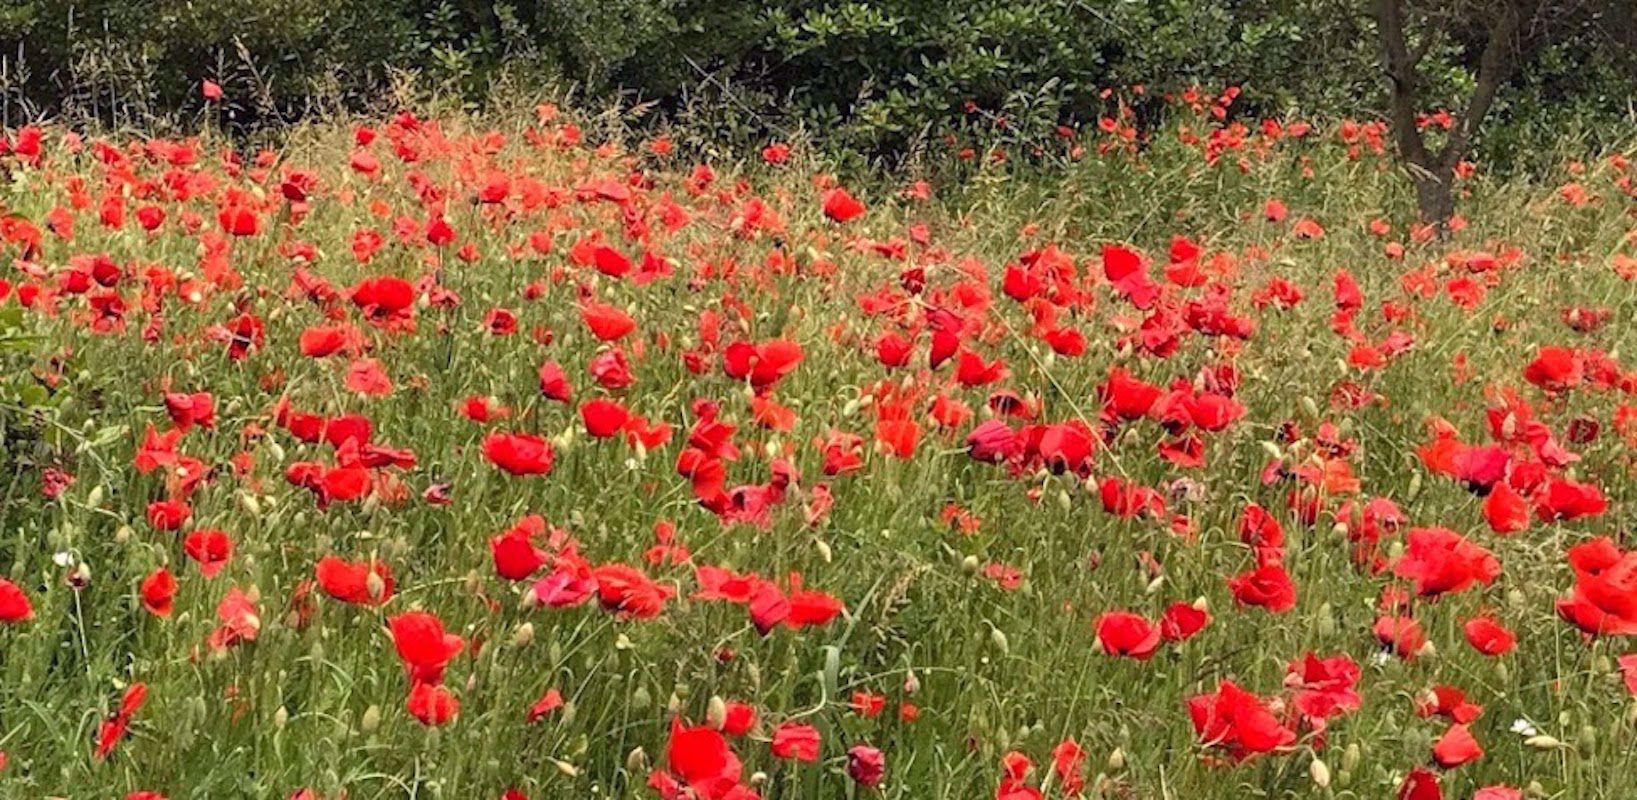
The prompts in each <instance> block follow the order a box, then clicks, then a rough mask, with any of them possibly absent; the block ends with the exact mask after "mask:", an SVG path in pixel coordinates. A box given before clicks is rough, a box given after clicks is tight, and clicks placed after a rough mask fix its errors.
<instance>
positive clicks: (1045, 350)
mask: <svg viewBox="0 0 1637 800" xmlns="http://www.w3.org/2000/svg"><path fill="white" fill-rule="evenodd" d="M1212 107H1213V106H1212V105H1210V104H1206V105H1205V107H1204V108H1202V109H1201V110H1199V111H1198V112H1194V111H1193V110H1191V109H1189V108H1187V107H1186V106H1183V107H1182V108H1181V109H1180V110H1179V111H1178V112H1177V113H1176V114H1174V115H1173V121H1172V122H1171V123H1170V124H1168V125H1167V126H1166V127H1164V128H1161V129H1159V130H1156V131H1154V132H1153V133H1152V135H1151V136H1150V137H1148V139H1147V140H1146V142H1144V143H1142V144H1141V145H1140V146H1139V143H1138V142H1136V141H1135V140H1134V139H1133V138H1132V137H1131V136H1129V135H1128V132H1127V131H1126V130H1125V129H1123V128H1120V127H1118V126H1117V127H1116V128H1115V129H1114V130H1110V131H1108V132H1102V131H1088V132H1085V133H1083V134H1080V135H1077V136H1076V137H1075V138H1073V139H1065V140H1063V141H1061V142H1059V143H1057V144H1056V145H1055V146H1054V149H1052V150H1050V151H1047V152H1043V153H1040V154H1037V156H1038V157H1041V158H1050V159H1053V160H1054V161H1055V162H1056V163H1059V164H1061V165H1062V166H1061V167H1060V168H1058V169H1057V170H1055V171H1054V173H1053V175H1052V177H1051V178H1049V179H1048V178H1044V177H1042V176H1041V175H1040V174H1039V173H1038V171H1037V170H1034V169H1032V168H1031V166H1030V165H1028V164H1026V163H1024V162H1025V161H1026V160H1027V158H1026V156H1028V155H1029V154H1028V153H1027V152H1026V151H1023V150H1021V149H1017V148H1013V149H1007V148H1004V147H1002V148H1000V149H995V150H986V151H984V153H983V157H982V158H977V159H973V160H971V161H963V162H961V163H962V164H963V165H964V167H963V168H964V169H966V170H968V172H967V173H966V174H965V175H964V180H963V181H962V182H960V183H950V182H948V177H949V176H948V174H947V173H945V174H942V175H940V176H936V177H933V178H932V179H931V180H929V181H921V180H918V179H916V177H915V176H913V175H910V176H904V177H902V178H899V179H894V180H890V181H885V180H884V181H879V182H873V183H856V182H855V183H847V184H842V183H839V182H838V181H837V179H836V178H834V177H833V176H832V175H830V174H829V165H830V162H829V161H826V160H824V159H822V158H818V157H816V156H815V154H814V153H813V152H812V151H809V150H807V149H805V148H804V147H803V146H802V145H800V144H799V143H797V144H795V145H794V146H785V144H784V143H775V144H773V145H770V146H768V147H767V148H766V149H765V150H759V151H753V152H746V153H737V154H736V153H732V152H730V153H728V154H726V155H723V156H719V157H716V158H713V159H711V160H710V161H708V162H703V161H700V160H696V159H695V158H694V157H693V156H692V155H691V154H685V153H684V152H683V151H682V150H681V149H680V148H677V147H676V146H675V143H674V142H672V141H671V140H669V139H666V138H663V137H661V138H650V139H629V140H627V139H620V138H615V137H611V136H608V135H606V134H605V133H603V132H601V131H600V130H599V129H598V128H596V127H595V125H594V124H593V123H592V122H590V121H588V120H586V119H583V118H578V117H575V116H572V115H569V114H567V113H564V112H560V111H557V110H555V109H553V108H552V107H550V106H541V107H540V108H538V109H533V108H531V109H530V110H529V111H528V112H527V113H507V114H503V115H501V116H500V117H499V118H498V120H491V121H482V120H468V119H465V118H460V117H449V118H444V119H427V118H421V117H417V116H416V115H414V114H410V113H400V114H397V115H394V116H393V117H391V118H388V119H379V120H370V121H361V122H357V123H354V124H347V125H318V126H312V127H307V128H302V129H299V130H297V131H294V132H292V133H291V134H290V136H289V137H287V141H286V142H285V144H284V145H283V146H282V147H280V148H279V149H277V150H267V151H264V152H251V153H245V152H241V151H239V150H237V149H235V148H233V147H231V146H229V145H228V142H226V141H224V140H222V139H219V138H205V139H172V138H164V137H140V136H129V135H118V136H112V137H90V138H87V137H82V136H80V135H77V134H74V133H72V132H70V131H66V130H63V129H56V128H47V129H38V128H33V129H24V130H20V131H17V132H15V133H13V134H12V135H10V136H9V137H8V138H7V140H6V149H7V151H8V153H7V155H5V156H4V157H3V160H0V163H3V166H4V168H5V171H6V174H7V176H8V177H7V180H6V182H5V183H4V184H3V186H0V205H3V206H4V207H5V209H6V213H5V215H4V216H3V217H0V248H3V254H4V256H5V263H6V264H7V265H8V266H7V269H6V271H5V272H4V273H3V274H0V326H3V327H0V337H3V338H0V345H4V346H3V347H0V441H4V443H5V445H4V448H3V451H0V564H3V565H4V566H5V570H6V571H5V574H4V576H3V577H0V762H3V765H0V795H3V796H6V797H44V796H70V797H80V796H85V797H121V796H124V797H126V798H127V799H128V800H156V799H157V798H165V797H168V798H172V800H179V799H180V798H200V800H203V799H204V798H223V797H234V798H236V797H258V798H286V797H289V798H296V800H319V799H320V798H322V800H341V799H342V798H346V800H363V799H373V798H437V797H446V798H451V799H453V798H460V799H461V800H470V799H471V798H478V799H479V800H493V798H505V800H520V798H533V799H534V800H539V798H558V797H577V798H578V797H611V798H645V799H646V798H662V799H663V800H751V799H752V798H756V797H762V798H769V800H771V799H773V798H787V799H789V798H872V797H883V798H895V799H897V800H928V799H931V800H944V799H945V798H948V800H971V798H975V797H995V798H998V799H999V800H1039V798H1043V797H1050V798H1053V800H1058V799H1059V798H1068V797H1086V798H1098V800H1125V799H1127V798H1147V797H1154V798H1165V797H1175V798H1189V800H1243V798H1246V797H1268V798H1336V799H1340V798H1383V797H1397V798H1400V800H1435V799H1439V798H1450V799H1451V800H1469V798H1478V800H1519V799H1520V798H1523V797H1525V796H1527V797H1528V798H1531V799H1532V800H1534V799H1539V798H1551V797H1564V798H1569V797H1572V798H1577V799H1578V800H1623V798H1626V797H1628V796H1629V787H1630V786H1631V785H1632V783H1633V780H1634V779H1637V766H1634V765H1633V757H1632V754H1633V753H1634V752H1637V747H1634V743H1637V653H1633V652H1632V649H1631V648H1632V645H1631V641H1632V636H1633V635H1634V634H1637V550H1633V549H1632V547H1633V542H1632V540H1631V538H1630V532H1629V531H1628V530H1627V529H1626V527H1625V526H1623V525H1622V523H1621V522H1620V521H1621V520H1622V519H1625V518H1626V516H1627V515H1626V514H1625V512H1626V511H1627V510H1629V509H1630V508H1631V504H1632V503H1633V502H1637V488H1634V485H1633V483H1632V482H1631V480H1630V475H1631V473H1632V469H1633V463H1632V458H1631V453H1632V448H1633V446H1634V445H1637V401H1633V399H1632V398H1633V396H1634V395H1637V369H1633V368H1628V367H1625V366H1624V364H1623V362H1624V361H1625V360H1629V359H1630V358H1631V354H1632V353H1634V352H1637V338H1634V332H1633V329H1632V327H1631V326H1630V325H1626V324H1622V322H1621V321H1623V320H1628V319H1630V318H1631V315H1632V314H1633V313H1634V309H1637V288H1634V286H1637V283H1634V281H1637V252H1634V242H1633V233H1632V216H1631V213H1630V212H1631V208H1632V197H1633V195H1634V194H1637V183H1634V174H1633V166H1632V164H1631V161H1630V155H1631V153H1630V151H1629V150H1628V151H1626V152H1624V153H1622V154H1611V155H1610V156H1608V157H1606V158H1599V159H1597V160H1595V161H1583V160H1579V159H1577V158H1574V157H1563V158H1562V159H1561V160H1560V162H1559V167H1558V168H1557V169H1556V170H1554V171H1553V172H1552V173H1551V174H1550V176H1549V178H1548V179H1547V180H1546V181H1544V182H1535V181H1528V180H1522V179H1517V178H1512V179H1504V180H1503V179H1499V178H1496V177H1493V176H1490V175H1488V174H1486V173H1485V172H1483V171H1482V170H1478V171H1476V172H1471V171H1465V170H1463V172H1462V173H1461V176H1460V178H1459V183H1458V184H1457V188H1458V190H1459V191H1460V192H1461V193H1462V195H1463V199H1462V204H1461V214H1460V215H1459V216H1457V217H1456V218H1455V219H1454V220H1452V221H1451V223H1450V225H1449V226H1448V229H1447V232H1446V233H1447V235H1446V236H1440V235H1439V231H1438V230H1436V229H1435V226H1431V225H1426V224H1421V223H1418V222H1417V221H1416V220H1415V214H1414V211H1413V203H1412V202H1411V200H1410V196H1409V187H1408V186H1407V185H1406V184H1405V183H1404V182H1403V181H1402V180H1401V179H1400V178H1399V177H1398V176H1397V175H1396V174H1395V170H1394V169H1393V164H1392V161H1391V158H1390V156H1389V155H1388V150H1387V147H1386V141H1385V127H1384V126H1382V125H1380V124H1358V123H1347V124H1340V125H1335V126H1323V125H1321V126H1312V125H1308V124H1305V123H1298V122H1289V123H1288V124H1277V123H1269V124H1266V125H1258V126H1255V127H1246V126H1242V125H1238V124H1235V123H1232V122H1228V123H1223V122H1219V121H1217V120H1216V119H1215V118H1214V115H1213V114H1212V113H1211V108H1212ZM212 136H214V134H212ZM758 155H759V157H758ZM948 155H949V157H950V158H953V159H957V160H958V159H959V154H958V153H950V154H948ZM1020 176H1026V177H1027V180H1019V177H1020Z"/></svg>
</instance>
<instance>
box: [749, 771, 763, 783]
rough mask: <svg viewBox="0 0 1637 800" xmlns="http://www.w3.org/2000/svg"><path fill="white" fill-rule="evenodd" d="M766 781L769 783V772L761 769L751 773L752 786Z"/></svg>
mask: <svg viewBox="0 0 1637 800" xmlns="http://www.w3.org/2000/svg"><path fill="white" fill-rule="evenodd" d="M764 783H767V773H765V772H762V771H761V770H757V771H755V772H752V773H750V785H751V786H761V785H762V784H764Z"/></svg>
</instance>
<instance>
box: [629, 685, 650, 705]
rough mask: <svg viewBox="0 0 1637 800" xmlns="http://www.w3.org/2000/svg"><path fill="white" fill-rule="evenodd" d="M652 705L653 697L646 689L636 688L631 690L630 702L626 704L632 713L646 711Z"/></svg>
mask: <svg viewBox="0 0 1637 800" xmlns="http://www.w3.org/2000/svg"><path fill="white" fill-rule="evenodd" d="M653 704H654V696H653V695H652V694H650V693H649V692H648V687H646V686H638V687H637V688H635V689H633V690H631V701H630V702H629V703H628V704H627V705H629V706H630V707H631V710H632V711H647V710H648V707H649V706H651V705H653Z"/></svg>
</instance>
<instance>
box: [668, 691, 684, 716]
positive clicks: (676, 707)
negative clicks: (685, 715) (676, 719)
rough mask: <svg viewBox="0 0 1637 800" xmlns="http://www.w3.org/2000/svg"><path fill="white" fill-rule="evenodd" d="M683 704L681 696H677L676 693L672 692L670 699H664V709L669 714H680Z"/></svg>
mask: <svg viewBox="0 0 1637 800" xmlns="http://www.w3.org/2000/svg"><path fill="white" fill-rule="evenodd" d="M683 705H684V704H683V702H682V698H680V697H677V696H676V693H675V692H672V693H671V697H670V699H668V700H666V701H665V710H666V711H667V712H669V713H671V714H680V713H682V707H683Z"/></svg>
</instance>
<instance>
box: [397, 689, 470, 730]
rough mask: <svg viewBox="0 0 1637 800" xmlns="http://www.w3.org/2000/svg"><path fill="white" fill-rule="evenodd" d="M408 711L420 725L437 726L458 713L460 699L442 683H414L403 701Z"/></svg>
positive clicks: (445, 722)
mask: <svg viewBox="0 0 1637 800" xmlns="http://www.w3.org/2000/svg"><path fill="white" fill-rule="evenodd" d="M404 707H405V708H407V709H408V710H409V713H410V714H411V715H412V716H414V717H415V719H417V720H420V722H421V724H422V725H426V726H428V727H437V726H439V725H444V724H447V723H448V722H449V721H450V720H452V719H454V718H455V715H456V714H458V713H460V701H459V700H457V699H455V695H454V693H453V692H451V691H449V689H448V687H446V686H443V685H442V684H431V683H416V684H415V686H414V687H413V688H411V689H410V690H409V699H408V700H406V701H405V702H404Z"/></svg>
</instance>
